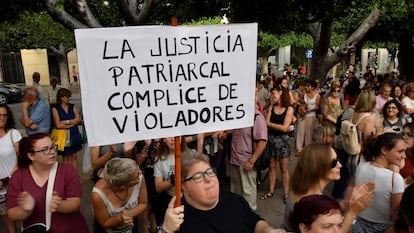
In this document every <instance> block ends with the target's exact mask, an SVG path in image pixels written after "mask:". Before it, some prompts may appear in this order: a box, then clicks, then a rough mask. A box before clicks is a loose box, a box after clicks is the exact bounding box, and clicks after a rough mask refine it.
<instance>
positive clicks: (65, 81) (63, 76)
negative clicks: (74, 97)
mask: <svg viewBox="0 0 414 233" xmlns="http://www.w3.org/2000/svg"><path fill="white" fill-rule="evenodd" d="M51 49H52V51H53V52H54V53H55V54H56V57H57V60H58V63H59V72H60V83H61V85H62V86H64V87H66V88H68V87H69V68H68V57H67V52H68V51H69V50H67V49H65V48H63V47H60V48H59V49H57V48H55V47H51Z"/></svg>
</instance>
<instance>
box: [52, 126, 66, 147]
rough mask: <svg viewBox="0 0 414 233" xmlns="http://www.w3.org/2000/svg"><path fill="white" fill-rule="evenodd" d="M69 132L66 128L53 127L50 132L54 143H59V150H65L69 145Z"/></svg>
mask: <svg viewBox="0 0 414 233" xmlns="http://www.w3.org/2000/svg"><path fill="white" fill-rule="evenodd" d="M67 136H68V133H67V130H66V129H52V132H50V138H51V139H52V141H53V143H54V144H56V145H58V150H59V151H63V150H64V149H65V146H67V141H68V140H67V139H68V137H67Z"/></svg>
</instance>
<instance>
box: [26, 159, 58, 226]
mask: <svg viewBox="0 0 414 233" xmlns="http://www.w3.org/2000/svg"><path fill="white" fill-rule="evenodd" d="M57 166H58V163H57V162H55V163H54V164H53V166H52V169H51V170H50V174H49V180H48V182H47V189H46V202H45V210H46V225H45V224H43V223H35V224H32V225H30V226H28V227H26V228H24V230H23V231H22V233H52V229H50V226H51V220H52V213H51V212H50V211H49V205H50V202H51V201H52V192H53V185H54V184H55V177H56V170H57Z"/></svg>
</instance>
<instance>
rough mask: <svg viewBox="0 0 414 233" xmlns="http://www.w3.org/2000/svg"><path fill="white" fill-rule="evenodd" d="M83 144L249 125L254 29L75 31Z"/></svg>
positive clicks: (251, 26) (252, 26) (238, 26)
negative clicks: (84, 130)
mask: <svg viewBox="0 0 414 233" xmlns="http://www.w3.org/2000/svg"><path fill="white" fill-rule="evenodd" d="M75 38H76V47H77V52H78V63H79V64H78V67H79V76H80V80H81V94H82V109H83V117H84V121H85V127H86V132H87V135H88V143H89V145H105V144H112V143H119V142H126V141H133V140H141V139H152V138H161V137H172V136H179V135H189V134H196V133H201V132H211V131H218V130H227V129H234V128H241V127H248V126H251V125H253V116H254V108H255V101H254V99H255V68H256V50H257V24H256V23H252V24H228V25H209V26H178V27H171V26H140V27H119V28H95V29H77V30H75Z"/></svg>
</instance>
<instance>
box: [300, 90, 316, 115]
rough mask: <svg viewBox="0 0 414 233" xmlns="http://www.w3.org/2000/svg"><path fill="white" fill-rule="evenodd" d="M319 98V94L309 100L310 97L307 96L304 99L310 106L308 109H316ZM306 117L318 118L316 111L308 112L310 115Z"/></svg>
mask: <svg viewBox="0 0 414 233" xmlns="http://www.w3.org/2000/svg"><path fill="white" fill-rule="evenodd" d="M317 96H318V94H315V96H314V97H313V98H312V99H308V95H307V94H305V96H304V97H303V98H304V99H305V102H306V104H307V105H308V109H314V108H315V107H316V97H317ZM306 116H316V112H315V111H311V112H308V114H306Z"/></svg>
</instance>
